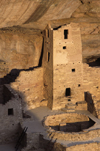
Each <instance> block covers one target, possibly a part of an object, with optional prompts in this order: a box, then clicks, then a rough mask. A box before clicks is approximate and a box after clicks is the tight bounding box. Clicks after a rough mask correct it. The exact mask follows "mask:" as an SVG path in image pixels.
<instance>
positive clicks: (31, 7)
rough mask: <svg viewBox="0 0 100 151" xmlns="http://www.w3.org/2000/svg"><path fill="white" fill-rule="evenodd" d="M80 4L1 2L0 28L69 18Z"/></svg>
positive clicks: (70, 1) (68, 0)
mask: <svg viewBox="0 0 100 151" xmlns="http://www.w3.org/2000/svg"><path fill="white" fill-rule="evenodd" d="M80 4H81V3H80V1H79V0H62V1H60V0H54V1H52V0H48V1H47V0H17V1H16V0H12V1H10V2H9V0H7V1H2V0H1V1H0V16H1V17H0V27H1V28H2V27H10V26H16V25H22V24H23V23H29V22H37V21H39V22H40V24H43V22H44V21H45V22H48V20H52V19H60V18H70V16H71V15H72V13H73V12H74V11H75V10H76V9H77V8H78V6H79V5H80ZM5 10H6V11H5Z"/></svg>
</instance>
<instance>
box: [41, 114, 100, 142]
mask: <svg viewBox="0 0 100 151" xmlns="http://www.w3.org/2000/svg"><path fill="white" fill-rule="evenodd" d="M88 120H89V118H88V117H87V116H85V115H81V114H77V113H68V114H58V115H52V116H48V117H46V118H45V120H44V126H45V127H46V128H47V132H48V134H49V135H50V137H51V138H52V137H53V138H54V139H60V140H66V141H83V140H91V139H93V138H96V137H99V136H100V129H93V127H92V128H91V129H86V128H85V130H81V131H80V132H71V133H70V132H62V131H57V130H54V129H52V126H57V125H60V123H62V122H63V123H64V122H65V124H66V123H74V122H76V123H77V122H79V121H80V122H82V121H83V122H86V121H88ZM90 121H92V120H91V119H90ZM92 122H94V121H92ZM94 123H95V122H94ZM50 126H51V127H50ZM81 127H84V123H82V126H81ZM87 128H89V127H87Z"/></svg>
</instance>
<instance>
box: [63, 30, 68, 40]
mask: <svg viewBox="0 0 100 151" xmlns="http://www.w3.org/2000/svg"><path fill="white" fill-rule="evenodd" d="M64 39H68V29H65V30H64Z"/></svg>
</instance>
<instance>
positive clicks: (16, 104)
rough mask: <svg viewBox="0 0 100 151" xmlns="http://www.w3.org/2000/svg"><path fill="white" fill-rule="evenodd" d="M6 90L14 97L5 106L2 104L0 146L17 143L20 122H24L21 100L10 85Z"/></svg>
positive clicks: (0, 109)
mask: <svg viewBox="0 0 100 151" xmlns="http://www.w3.org/2000/svg"><path fill="white" fill-rule="evenodd" d="M5 90H7V92H8V94H11V96H13V97H12V98H11V99H10V100H9V97H8V98H6V99H7V102H6V103H5V105H4V104H0V144H4V143H11V142H16V141H17V139H18V135H19V134H18V133H19V127H20V126H19V122H21V121H22V106H21V99H20V98H19V96H18V95H17V93H16V92H15V91H13V90H12V89H11V88H10V86H9V85H6V86H5ZM5 95H6V94H5ZM7 96H8V95H7ZM7 96H6V97H7Z"/></svg>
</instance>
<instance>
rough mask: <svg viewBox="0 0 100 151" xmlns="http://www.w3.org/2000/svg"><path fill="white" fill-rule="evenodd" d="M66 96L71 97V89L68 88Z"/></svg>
mask: <svg viewBox="0 0 100 151" xmlns="http://www.w3.org/2000/svg"><path fill="white" fill-rule="evenodd" d="M65 96H71V89H70V88H66V91H65Z"/></svg>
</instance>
